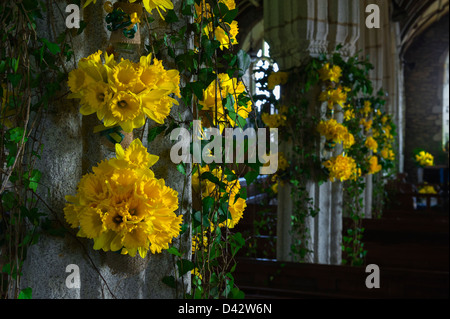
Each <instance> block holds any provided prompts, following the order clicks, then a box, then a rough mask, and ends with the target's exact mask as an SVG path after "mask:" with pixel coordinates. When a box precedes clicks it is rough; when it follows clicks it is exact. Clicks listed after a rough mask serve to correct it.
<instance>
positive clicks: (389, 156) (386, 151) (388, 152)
mask: <svg viewBox="0 0 450 319" xmlns="http://www.w3.org/2000/svg"><path fill="white" fill-rule="evenodd" d="M380 155H381V157H382V158H384V159H386V160H388V161H393V160H394V159H395V153H394V151H393V150H392V149H391V148H389V147H385V148H383V149H382V150H381V151H380Z"/></svg>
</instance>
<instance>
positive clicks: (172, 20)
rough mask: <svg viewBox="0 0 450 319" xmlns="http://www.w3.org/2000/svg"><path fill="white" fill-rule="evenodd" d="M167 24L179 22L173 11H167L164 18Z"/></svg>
mask: <svg viewBox="0 0 450 319" xmlns="http://www.w3.org/2000/svg"><path fill="white" fill-rule="evenodd" d="M165 20H166V22H167V23H175V22H178V21H180V20H179V19H178V17H177V14H176V13H175V11H174V10H167V14H166V18H165Z"/></svg>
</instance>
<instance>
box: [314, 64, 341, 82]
mask: <svg viewBox="0 0 450 319" xmlns="http://www.w3.org/2000/svg"><path fill="white" fill-rule="evenodd" d="M341 76H342V69H341V68H340V67H339V66H338V65H333V66H332V67H331V68H330V63H326V64H325V65H324V66H323V67H322V68H321V69H320V70H319V79H320V80H321V81H324V82H325V81H330V82H335V83H338V82H339V79H340V77H341Z"/></svg>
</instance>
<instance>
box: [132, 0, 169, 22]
mask: <svg viewBox="0 0 450 319" xmlns="http://www.w3.org/2000/svg"><path fill="white" fill-rule="evenodd" d="M129 1H130V3H133V2H135V1H136V0H129ZM142 2H143V3H144V8H145V10H147V11H148V13H150V14H151V13H152V11H153V9H156V10H157V11H158V13H159V15H160V16H161V19H163V20H164V17H163V15H162V13H161V10H163V11H164V12H165V11H166V10H167V9H168V10H173V3H172V1H170V0H143V1H142Z"/></svg>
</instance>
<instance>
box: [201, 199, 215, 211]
mask: <svg viewBox="0 0 450 319" xmlns="http://www.w3.org/2000/svg"><path fill="white" fill-rule="evenodd" d="M214 202H215V201H214V198H212V197H210V196H208V197H205V198H203V200H202V203H203V214H204V215H206V214H208V213H209V211H210V210H211V207H213V206H214Z"/></svg>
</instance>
